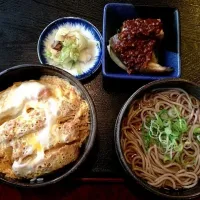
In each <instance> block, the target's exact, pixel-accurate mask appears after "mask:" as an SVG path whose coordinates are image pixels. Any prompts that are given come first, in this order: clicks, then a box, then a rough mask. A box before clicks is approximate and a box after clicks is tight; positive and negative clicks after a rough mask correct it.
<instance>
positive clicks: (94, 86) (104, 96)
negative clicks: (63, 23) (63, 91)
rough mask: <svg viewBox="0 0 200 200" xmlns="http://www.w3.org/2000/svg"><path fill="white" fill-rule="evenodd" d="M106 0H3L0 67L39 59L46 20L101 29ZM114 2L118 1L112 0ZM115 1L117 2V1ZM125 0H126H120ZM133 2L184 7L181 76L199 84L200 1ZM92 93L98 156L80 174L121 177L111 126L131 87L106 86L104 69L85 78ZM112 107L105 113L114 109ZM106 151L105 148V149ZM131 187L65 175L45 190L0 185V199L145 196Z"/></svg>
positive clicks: (151, 0) (153, 0) (0, 18)
mask: <svg viewBox="0 0 200 200" xmlns="http://www.w3.org/2000/svg"><path fill="white" fill-rule="evenodd" d="M108 2H109V1H103V0H88V1H86V0H85V1H84V0H65V1H64V0H57V1H47V0H46V1H45V0H29V1H28V0H25V1H20V0H9V1H6V0H0V38H1V40H0V70H3V69H5V68H8V67H11V66H14V65H18V64H24V63H39V60H38V57H37V52H36V47H37V40H38V37H39V35H40V33H41V31H42V30H43V29H44V27H45V26H46V25H48V24H49V23H50V22H51V21H53V20H55V19H57V18H60V17H64V16H77V17H82V18H85V19H87V20H89V21H90V22H92V23H93V24H94V25H96V26H97V28H98V29H99V30H100V31H102V16H103V7H104V5H105V4H106V3H108ZM110 2H115V1H110ZM116 2H117V1H116ZM118 2H124V1H118ZM126 2H130V3H133V4H135V5H153V6H171V7H177V8H178V9H179V11H180V20H181V50H182V56H181V57H182V76H181V77H182V78H185V79H189V80H192V81H194V82H197V83H200V75H199V74H200V64H199V60H200V59H199V58H200V1H199V0H135V1H126ZM84 84H85V86H86V88H87V89H88V91H89V93H90V94H91V96H92V98H93V100H94V102H95V105H96V109H97V115H98V137H97V151H96V157H95V158H94V162H93V164H92V166H91V168H90V169H89V170H88V171H87V173H86V174H85V173H84V172H82V174H81V176H85V177H95V176H96V177H112V178H113V177H120V178H121V177H123V176H124V174H123V170H122V169H121V167H120V165H119V163H118V160H117V158H116V155H115V153H114V150H113V127H114V122H115V119H116V116H117V114H118V112H119V109H120V107H121V106H122V104H123V103H124V102H125V100H126V99H127V98H128V97H129V95H130V94H131V93H132V92H133V91H132V90H130V91H129V92H125V93H120V94H119V93H117V92H114V91H109V92H108V91H105V90H104V89H103V87H102V75H101V72H100V70H99V71H98V72H97V73H96V74H95V77H93V79H92V80H89V81H88V82H86V83H84ZM111 107H112V108H113V111H112V112H111V113H110V114H109V115H108V116H107V119H106V121H105V113H107V111H108V110H109V109H110V108H111ZM105 152H106V153H105ZM117 180H120V181H119V182H117ZM129 188H130V187H129V186H127V185H126V183H124V182H123V181H122V179H115V182H113V181H112V182H108V183H105V182H95V183H94V182H77V181H74V182H69V181H68V180H63V181H61V182H60V183H57V184H55V185H52V186H49V187H46V188H41V189H36V190H35V189H34V190H33V189H31V190H27V189H16V188H13V187H10V186H7V185H3V184H1V185H0V199H2V200H5V199H34V200H36V199H79V198H80V199H145V197H144V194H145V190H143V189H142V188H141V187H140V186H138V185H137V184H133V185H132V186H131V190H130V189H129Z"/></svg>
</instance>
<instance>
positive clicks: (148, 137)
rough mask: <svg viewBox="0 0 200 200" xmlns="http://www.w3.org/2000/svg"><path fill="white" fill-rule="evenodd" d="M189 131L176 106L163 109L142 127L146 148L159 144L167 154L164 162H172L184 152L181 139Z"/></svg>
mask: <svg viewBox="0 0 200 200" xmlns="http://www.w3.org/2000/svg"><path fill="white" fill-rule="evenodd" d="M187 130H188V126H187V122H186V120H185V119H184V118H182V117H181V115H180V113H179V111H178V110H177V108H176V107H175V106H174V107H172V108H170V109H169V110H166V109H163V110H161V111H160V112H158V113H155V117H152V118H149V119H148V120H147V121H146V123H145V124H143V126H142V134H143V139H144V145H145V148H146V149H148V148H149V147H150V146H151V145H153V144H157V145H158V146H159V147H160V148H161V150H162V151H163V152H165V157H164V160H163V161H164V162H166V161H167V160H172V159H173V156H174V155H176V154H177V152H179V153H180V152H182V150H183V144H182V143H181V142H180V138H181V136H182V134H183V133H185V132H186V131H187ZM199 131H200V130H199ZM199 141H200V135H199Z"/></svg>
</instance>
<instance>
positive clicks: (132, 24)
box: [111, 19, 164, 74]
mask: <svg viewBox="0 0 200 200" xmlns="http://www.w3.org/2000/svg"><path fill="white" fill-rule="evenodd" d="M163 35H164V32H163V25H162V22H161V20H160V19H133V20H127V21H125V22H124V23H123V25H122V29H121V32H120V33H118V34H117V35H115V36H114V37H113V39H112V42H111V43H112V45H111V48H112V50H113V51H114V53H115V54H116V55H117V56H118V57H119V59H120V60H121V61H122V62H123V64H124V65H125V66H126V67H127V72H128V73H130V74H131V73H135V72H141V71H145V68H147V67H148V65H149V63H150V62H151V61H152V62H151V65H152V63H156V62H155V60H154V57H155V55H154V50H155V46H156V44H157V41H158V40H160V39H162V37H163ZM147 71H148V70H147Z"/></svg>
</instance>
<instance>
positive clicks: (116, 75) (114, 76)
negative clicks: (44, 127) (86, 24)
mask: <svg viewBox="0 0 200 200" xmlns="http://www.w3.org/2000/svg"><path fill="white" fill-rule="evenodd" d="M117 6H118V7H119V6H128V7H133V8H136V9H137V8H150V9H152V8H159V9H172V10H174V12H176V16H175V17H174V18H175V20H176V21H177V26H176V30H177V33H176V34H177V57H178V59H177V73H176V74H175V75H173V76H172V75H169V76H166V75H163V76H162V75H159V74H158V75H154V76H151V74H137V75H135V74H131V75H129V74H127V73H116V72H107V70H106V68H107V67H106V65H107V63H106V60H107V58H106V57H107V56H108V57H109V55H108V53H107V42H108V41H106V38H107V30H106V18H107V9H108V8H113V7H117ZM102 35H103V43H102V44H103V45H102V46H103V52H102V54H103V59H102V74H103V76H104V77H106V78H109V79H120V80H144V81H155V80H162V79H170V78H180V77H181V73H182V67H181V47H180V45H181V24H180V12H179V9H178V8H176V7H168V6H152V5H134V4H131V3H107V4H105V6H104V9H103V34H102ZM106 55H107V56H106ZM112 62H113V61H112ZM114 65H115V67H118V66H117V65H116V64H115V63H114Z"/></svg>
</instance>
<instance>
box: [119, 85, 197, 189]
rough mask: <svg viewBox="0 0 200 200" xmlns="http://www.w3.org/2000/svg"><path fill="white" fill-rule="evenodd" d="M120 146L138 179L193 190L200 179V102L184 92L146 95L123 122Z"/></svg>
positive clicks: (160, 185)
mask: <svg viewBox="0 0 200 200" xmlns="http://www.w3.org/2000/svg"><path fill="white" fill-rule="evenodd" d="M121 131H122V136H121V146H122V150H123V153H124V157H125V160H126V162H127V163H128V164H129V165H130V167H131V169H132V171H133V172H134V173H135V174H136V176H138V177H141V178H142V179H144V180H146V181H147V183H148V184H150V185H152V186H154V187H163V188H173V189H179V188H191V187H194V186H195V185H196V184H197V182H198V179H199V177H200V101H199V100H198V99H196V98H195V97H193V96H191V95H189V94H188V93H187V92H186V91H184V90H182V89H168V90H162V91H157V92H152V93H149V94H145V95H144V96H143V97H142V98H141V99H138V100H135V101H134V102H132V105H131V107H130V110H129V112H128V115H127V117H125V118H124V119H123V123H122V130H121Z"/></svg>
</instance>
